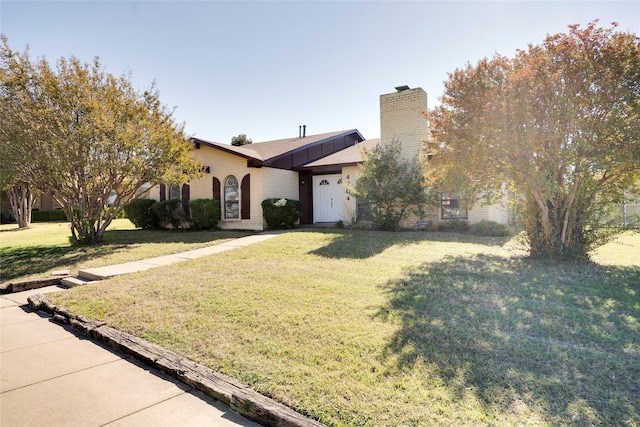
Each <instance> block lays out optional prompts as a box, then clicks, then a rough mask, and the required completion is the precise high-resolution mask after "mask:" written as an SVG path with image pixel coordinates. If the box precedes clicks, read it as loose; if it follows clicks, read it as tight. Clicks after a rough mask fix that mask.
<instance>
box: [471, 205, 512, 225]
mask: <svg viewBox="0 0 640 427" xmlns="http://www.w3.org/2000/svg"><path fill="white" fill-rule="evenodd" d="M508 206H509V205H508V204H506V205H504V206H503V205H488V206H474V207H473V209H470V210H469V212H468V219H467V221H468V222H469V223H470V224H474V223H476V222H480V221H482V220H487V221H494V222H497V223H498V224H504V225H507V224H509V208H508Z"/></svg>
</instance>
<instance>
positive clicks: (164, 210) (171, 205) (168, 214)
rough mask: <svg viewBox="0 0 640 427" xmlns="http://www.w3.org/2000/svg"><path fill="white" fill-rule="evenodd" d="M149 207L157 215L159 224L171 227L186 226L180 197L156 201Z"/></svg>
mask: <svg viewBox="0 0 640 427" xmlns="http://www.w3.org/2000/svg"><path fill="white" fill-rule="evenodd" d="M151 209H152V210H153V211H154V212H155V213H156V215H158V220H159V222H160V223H161V224H162V223H164V224H168V225H171V227H172V228H188V227H186V223H187V218H186V217H185V215H184V209H182V201H181V200H180V199H171V200H163V201H161V202H156V203H154V204H153V206H152V207H151Z"/></svg>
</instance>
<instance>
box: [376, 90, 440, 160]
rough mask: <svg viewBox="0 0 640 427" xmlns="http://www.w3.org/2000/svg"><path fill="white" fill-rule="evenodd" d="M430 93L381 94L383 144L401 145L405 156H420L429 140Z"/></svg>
mask: <svg viewBox="0 0 640 427" xmlns="http://www.w3.org/2000/svg"><path fill="white" fill-rule="evenodd" d="M426 111H427V93H426V92H425V91H424V90H422V88H415V89H407V90H403V91H400V92H393V93H387V94H384V95H380V141H381V143H382V144H386V143H388V142H390V141H392V140H394V139H396V140H399V141H400V142H401V143H402V150H403V156H404V157H405V158H413V157H415V156H416V155H418V154H419V153H420V152H421V151H422V149H423V146H424V142H423V141H424V140H425V139H426V138H427V129H428V122H427V119H426V118H425V117H424V115H423V112H426Z"/></svg>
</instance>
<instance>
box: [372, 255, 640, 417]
mask: <svg viewBox="0 0 640 427" xmlns="http://www.w3.org/2000/svg"><path fill="white" fill-rule="evenodd" d="M386 288H387V289H388V292H389V293H390V300H389V304H388V305H387V306H385V307H383V308H382V309H381V310H380V311H379V312H378V313H377V315H376V316H377V317H378V318H380V319H382V320H385V321H393V322H399V323H400V330H399V331H398V332H397V333H396V334H395V335H394V336H393V338H392V339H391V340H390V342H389V343H388V345H387V346H386V348H385V350H384V357H385V359H386V360H387V361H392V362H393V363H394V366H395V368H397V369H412V368H413V367H415V366H417V365H418V364H424V363H426V364H428V365H429V366H431V367H432V368H433V369H434V370H435V371H436V372H437V374H438V375H439V376H440V377H441V378H442V380H443V381H444V382H445V383H446V384H447V385H448V387H449V388H450V389H451V390H453V393H454V395H455V396H457V398H459V399H460V400H461V401H462V400H464V398H465V396H467V395H468V394H469V393H471V394H473V395H474V396H475V398H476V399H479V400H480V401H481V402H483V404H484V405H485V406H486V408H487V409H488V410H489V411H497V413H498V414H505V413H509V412H510V411H514V410H516V409H514V408H518V407H520V408H522V407H525V408H527V410H530V411H533V412H535V413H538V414H541V415H542V417H543V418H544V420H545V422H549V423H551V424H555V425H594V424H595V425H622V424H629V423H630V424H631V425H633V424H637V423H640V387H639V386H638V384H640V269H638V268H624V267H603V266H599V265H596V264H592V263H582V264H579V263H576V264H571V263H562V264H555V263H545V262H537V261H534V260H530V259H527V258H511V259H507V258H501V257H498V256H490V255H478V256H475V257H449V258H447V259H445V260H444V261H442V262H438V263H425V264H423V265H421V266H420V267H418V268H415V269H412V271H409V272H407V275H406V276H404V278H403V279H402V280H397V281H393V282H391V283H388V284H387V285H386ZM523 405H524V406H523Z"/></svg>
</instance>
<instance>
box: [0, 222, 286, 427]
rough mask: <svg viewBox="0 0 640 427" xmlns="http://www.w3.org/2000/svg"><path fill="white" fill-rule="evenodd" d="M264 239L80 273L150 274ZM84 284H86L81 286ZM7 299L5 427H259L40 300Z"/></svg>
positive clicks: (0, 388) (0, 366) (0, 300)
mask: <svg viewBox="0 0 640 427" xmlns="http://www.w3.org/2000/svg"><path fill="white" fill-rule="evenodd" d="M278 234H279V232H272V233H263V234H257V235H252V236H247V237H243V238H240V239H235V240H231V241H229V242H226V243H222V244H219V245H215V246H210V247H205V248H200V249H195V250H192V251H188V252H183V253H178V254H173V255H166V256H161V257H157V258H151V259H147V260H142V261H136V262H129V263H125V264H119V265H112V266H106V267H100V268H93V269H87V270H83V271H82V272H79V273H80V274H79V275H81V277H82V278H83V279H84V280H85V281H86V280H102V279H106V278H109V277H113V276H117V275H121V274H127V273H133V272H136V271H143V270H148V269H150V268H154V267H159V266H166V265H170V264H173V263H177V262H181V261H186V260H189V259H195V258H199V257H202V256H206V255H212V254H216V253H220V252H223V251H227V250H230V249H234V248H238V247H242V246H247V245H250V244H252V243H257V242H261V241H264V240H266V239H269V238H271V237H274V236H276V235H278ZM76 284H79V283H76ZM63 290H64V288H62V287H58V286H48V287H45V288H38V289H32V290H28V291H24V292H17V293H12V294H6V295H2V296H1V297H0V425H3V426H4V425H6V426H14V427H15V426H40V425H42V426H50V425H55V426H82V427H85V426H204V425H207V426H238V425H240V426H259V425H258V424H256V423H253V422H251V421H248V420H247V419H245V418H243V417H241V416H240V415H238V414H236V413H235V412H233V411H231V410H230V409H229V408H227V407H225V406H224V405H222V404H221V403H220V402H217V401H215V400H213V399H211V398H210V397H208V396H206V395H204V394H202V393H200V392H198V391H196V390H193V389H191V388H190V387H188V386H186V385H185V384H183V383H181V382H180V381H177V380H175V379H173V378H171V377H169V376H167V375H165V374H163V373H161V372H160V371H157V370H155V369H150V368H148V367H145V366H143V365H142V364H140V363H138V362H136V361H134V360H132V359H130V358H128V357H127V356H125V355H123V354H120V353H118V352H116V351H113V350H111V349H107V348H106V347H103V346H102V345H100V344H97V343H95V342H93V341H91V340H89V339H87V338H86V337H85V336H82V335H80V334H78V333H77V332H76V331H74V330H73V329H71V328H68V327H64V326H62V325H59V324H55V323H53V322H50V321H49V317H48V316H45V315H44V314H42V313H41V312H34V311H33V310H31V308H30V307H29V306H28V305H27V304H28V303H27V298H28V297H29V296H30V295H34V294H46V293H49V292H59V291H63Z"/></svg>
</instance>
